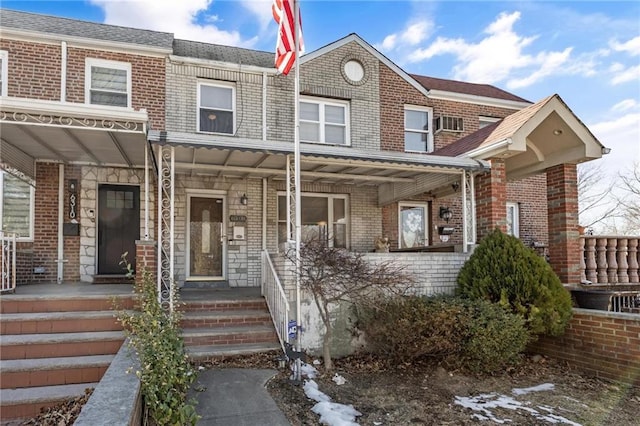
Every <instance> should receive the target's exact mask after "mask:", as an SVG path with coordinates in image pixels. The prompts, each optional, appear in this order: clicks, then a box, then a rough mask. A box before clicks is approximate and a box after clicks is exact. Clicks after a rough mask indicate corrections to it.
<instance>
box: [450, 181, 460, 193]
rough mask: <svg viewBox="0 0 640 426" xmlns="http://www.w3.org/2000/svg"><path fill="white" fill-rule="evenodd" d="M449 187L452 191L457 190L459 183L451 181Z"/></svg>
mask: <svg viewBox="0 0 640 426" xmlns="http://www.w3.org/2000/svg"><path fill="white" fill-rule="evenodd" d="M451 189H453V192H458V189H460V184H459V183H458V182H453V183H452V184H451Z"/></svg>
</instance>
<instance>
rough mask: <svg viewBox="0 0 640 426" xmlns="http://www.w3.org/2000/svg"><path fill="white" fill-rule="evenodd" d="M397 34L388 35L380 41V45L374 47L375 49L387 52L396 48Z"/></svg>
mask: <svg viewBox="0 0 640 426" xmlns="http://www.w3.org/2000/svg"><path fill="white" fill-rule="evenodd" d="M397 39H398V35H397V34H389V35H388V36H386V37H385V38H384V40H382V43H380V44H377V45H376V49H378V50H381V51H383V52H388V51H390V50H393V49H394V48H395V47H396V40H397Z"/></svg>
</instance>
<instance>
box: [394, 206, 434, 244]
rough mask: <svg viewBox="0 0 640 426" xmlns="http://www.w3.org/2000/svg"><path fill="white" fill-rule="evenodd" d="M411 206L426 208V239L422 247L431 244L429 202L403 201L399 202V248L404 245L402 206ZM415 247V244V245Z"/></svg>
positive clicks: (424, 223)
mask: <svg viewBox="0 0 640 426" xmlns="http://www.w3.org/2000/svg"><path fill="white" fill-rule="evenodd" d="M403 207H410V208H416V207H417V208H421V209H423V210H424V217H423V218H422V219H423V223H422V227H423V231H424V237H423V238H424V241H423V244H422V245H421V246H420V247H426V246H428V245H429V203H421V202H416V203H413V202H410V201H401V202H399V203H398V248H399V249H401V248H403V247H402V221H401V219H402V208H403ZM414 247H415V246H414Z"/></svg>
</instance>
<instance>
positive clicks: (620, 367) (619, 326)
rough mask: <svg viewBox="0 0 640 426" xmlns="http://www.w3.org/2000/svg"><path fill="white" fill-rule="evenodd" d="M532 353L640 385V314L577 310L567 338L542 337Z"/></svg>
mask: <svg viewBox="0 0 640 426" xmlns="http://www.w3.org/2000/svg"><path fill="white" fill-rule="evenodd" d="M529 350H530V351H531V352H536V353H541V354H544V355H548V356H550V357H552V358H556V359H560V360H564V361H567V362H569V363H570V365H573V366H575V367H577V368H579V369H581V370H583V371H585V372H587V373H589V374H591V375H594V376H597V377H601V378H605V379H609V380H619V381H623V382H627V383H635V384H636V385H640V315H635V314H624V313H613V312H605V311H595V310H588V309H574V313H573V318H572V319H571V321H570V322H569V326H568V327H567V329H566V330H565V333H564V335H562V336H558V337H541V338H540V339H539V340H538V341H537V342H535V343H533V344H531V345H530V347H529Z"/></svg>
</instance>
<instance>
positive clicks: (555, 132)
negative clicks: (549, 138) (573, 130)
mask: <svg viewBox="0 0 640 426" xmlns="http://www.w3.org/2000/svg"><path fill="white" fill-rule="evenodd" d="M553 134H554V135H556V136H560V135H561V134H562V129H555V130H554V131H553Z"/></svg>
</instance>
